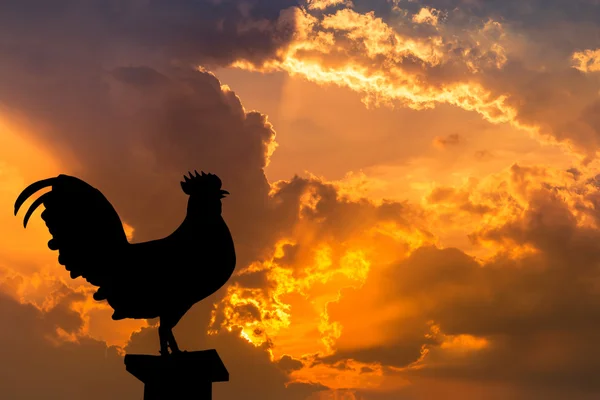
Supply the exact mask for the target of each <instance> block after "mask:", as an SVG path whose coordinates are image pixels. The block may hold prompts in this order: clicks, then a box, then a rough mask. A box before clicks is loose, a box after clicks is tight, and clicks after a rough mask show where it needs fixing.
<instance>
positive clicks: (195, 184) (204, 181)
mask: <svg viewBox="0 0 600 400" xmlns="http://www.w3.org/2000/svg"><path fill="white" fill-rule="evenodd" d="M188 174H189V176H188V175H184V176H183V179H184V180H183V181H182V182H181V189H183V192H184V193H185V194H187V195H188V196H192V195H201V196H203V197H204V196H206V197H218V198H219V199H222V198H223V197H225V196H226V195H228V194H229V192H228V191H227V190H221V185H222V184H221V179H219V177H218V176H216V175H214V174H207V173H205V172H204V171H202V173H201V174H199V173H198V171H195V170H194V174H192V173H191V172H188Z"/></svg>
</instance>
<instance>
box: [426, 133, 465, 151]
mask: <svg viewBox="0 0 600 400" xmlns="http://www.w3.org/2000/svg"><path fill="white" fill-rule="evenodd" d="M464 141H465V139H464V137H462V136H461V135H459V134H458V133H452V134H450V135H448V136H445V137H436V138H435V139H434V141H433V143H434V144H435V145H436V146H438V147H441V148H446V147H449V146H457V145H459V144H462V143H464Z"/></svg>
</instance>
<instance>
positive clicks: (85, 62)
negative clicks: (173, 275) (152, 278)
mask: <svg viewBox="0 0 600 400" xmlns="http://www.w3.org/2000/svg"><path fill="white" fill-rule="evenodd" d="M598 21H600V1H598V0H545V1H541V0H518V1H517V0H502V1H500V0H487V1H484V0H247V1H232V0H196V1H192V0H169V1H166V0H83V1H75V0H55V1H52V2H47V1H44V0H19V1H13V0H7V1H3V2H0V54H1V55H2V56H1V57H0V191H2V195H1V196H0V240H1V243H2V244H1V245H0V319H1V320H2V321H3V323H2V324H1V326H0V343H1V344H2V345H3V346H4V349H3V351H2V354H3V355H2V363H1V365H0V393H2V397H3V398H7V399H32V398H45V399H65V400H71V399H73V400H74V399H81V398H86V399H91V400H95V399H98V400H100V399H106V398H113V399H117V400H119V399H141V398H142V394H143V387H142V383H141V382H139V381H137V380H136V379H135V378H134V377H133V376H131V375H129V374H128V373H127V372H126V371H125V368H124V365H123V355H124V354H126V353H146V354H158V347H159V343H158V334H157V323H158V321H156V320H150V321H146V320H123V321H112V320H111V315H112V310H111V309H110V308H109V306H108V305H107V304H105V303H103V302H95V301H94V300H93V299H92V294H93V293H94V291H95V290H94V288H93V287H92V286H90V285H89V284H88V283H87V282H85V281H84V280H83V279H81V278H78V279H76V280H72V279H70V277H69V274H68V272H67V271H65V270H64V268H63V267H62V266H61V265H59V264H58V262H57V258H56V254H55V253H53V252H51V251H50V250H49V249H48V248H47V245H46V243H47V240H48V239H49V238H50V234H49V233H48V232H47V230H46V227H45V225H44V223H43V221H42V220H41V219H40V218H39V211H38V212H37V213H36V215H34V217H33V218H32V219H31V221H30V223H29V225H28V228H27V229H23V226H22V219H21V218H22V217H19V218H15V217H14V215H13V204H14V201H15V199H16V197H17V196H18V194H19V193H20V191H21V190H22V189H23V188H25V187H26V186H27V185H28V184H30V183H32V182H33V181H35V180H38V179H43V178H47V177H51V176H55V175H58V174H60V173H65V174H69V175H74V176H77V177H80V178H81V179H84V180H85V181H87V182H88V183H90V184H91V185H93V186H94V187H96V188H98V189H100V190H101V191H102V193H104V194H105V196H106V197H107V198H108V199H109V200H110V201H111V203H112V204H113V205H114V206H115V208H116V210H117V211H118V213H119V215H120V216H121V219H122V222H123V224H124V226H125V228H126V231H127V233H128V235H129V238H130V240H131V241H132V242H141V241H147V240H152V239H156V238H159V237H164V236H166V235H168V234H170V233H171V232H172V231H173V230H174V229H175V228H176V227H177V226H178V225H179V223H180V222H181V220H182V219H183V218H184V216H185V211H186V201H187V198H186V195H185V194H184V193H183V192H182V191H181V188H180V186H179V181H180V180H181V178H182V176H183V174H184V173H186V172H187V171H189V170H191V171H193V170H195V169H197V170H199V171H200V170H203V171H206V172H212V173H215V174H217V175H218V176H219V177H220V178H221V180H222V181H223V188H224V189H226V190H228V191H229V192H230V193H231V195H230V196H229V197H227V198H226V199H224V200H223V215H224V218H225V219H226V221H227V223H228V225H229V227H230V229H231V231H232V234H233V236H234V240H235V243H236V250H237V254H238V264H237V268H236V272H235V274H234V276H233V277H232V278H231V280H230V281H229V282H228V284H227V285H225V286H224V287H223V288H222V289H221V290H219V291H218V292H217V293H215V294H214V295H213V296H211V297H210V298H208V299H206V300H205V301H203V302H201V303H198V304H197V305H195V306H194V307H193V308H192V309H191V310H190V311H189V312H188V313H187V314H186V316H185V317H184V318H183V319H182V320H181V322H180V323H179V324H178V325H177V327H176V328H175V330H174V333H175V336H176V337H177V339H178V342H179V344H180V346H181V347H182V348H183V349H186V350H190V351H191V350H201V349H208V348H215V349H217V351H218V352H219V354H220V356H221V358H222V359H223V361H224V363H225V365H226V366H227V368H228V370H229V372H230V377H231V379H230V382H228V383H218V384H215V385H214V396H213V397H214V398H215V399H217V400H229V399H242V398H243V399H257V400H263V399H264V400H283V399H286V400H287V399H291V400H338V399H343V400H429V399H437V398H444V399H446V400H454V399H461V400H471V399H482V398H485V399H491V400H493V399H515V400H520V399H523V400H525V399H527V400H536V399H549V400H552V399H565V398H568V399H574V400H583V399H596V398H598V395H599V394H600V381H599V380H598V379H597V377H596V371H598V369H599V368H600V346H598V344H597V342H598V339H597V327H598V326H599V324H600V322H599V321H600V296H599V294H600V211H599V210H600V163H599V162H598V161H599V160H598V154H599V153H598V150H600V97H599V94H600V48H599V47H598V43H600V42H599V39H600V26H599V24H598ZM195 261H196V262H197V265H199V266H200V267H201V268H206V269H207V273H209V270H210V268H218V266H201V256H200V255H199V257H198V260H195ZM193 262H194V261H193V260H192V261H190V264H191V265H194V264H193ZM165 271H166V272H165V273H168V271H169V266H165Z"/></svg>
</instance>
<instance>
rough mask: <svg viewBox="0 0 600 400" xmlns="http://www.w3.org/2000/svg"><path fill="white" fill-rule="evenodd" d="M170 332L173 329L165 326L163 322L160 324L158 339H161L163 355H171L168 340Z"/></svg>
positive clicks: (161, 352)
mask: <svg viewBox="0 0 600 400" xmlns="http://www.w3.org/2000/svg"><path fill="white" fill-rule="evenodd" d="M169 332H171V330H170V329H168V328H167V327H165V326H163V324H160V325H159V326H158V339H159V340H160V354H161V355H163V356H168V355H169V342H168V338H169ZM172 334H173V333H171V335H172Z"/></svg>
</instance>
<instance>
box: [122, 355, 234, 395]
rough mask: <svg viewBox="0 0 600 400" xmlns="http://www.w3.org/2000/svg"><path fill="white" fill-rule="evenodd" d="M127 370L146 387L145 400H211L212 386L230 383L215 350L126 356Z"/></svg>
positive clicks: (227, 373)
mask: <svg viewBox="0 0 600 400" xmlns="http://www.w3.org/2000/svg"><path fill="white" fill-rule="evenodd" d="M125 369H126V370H127V371H128V372H129V373H130V374H132V375H133V376H135V377H136V378H138V379H139V380H140V381H142V382H143V383H144V400H166V399H169V400H180V399H190V400H191V399H197V400H210V399H211V398H212V384H213V382H228V381H229V372H228V371H227V369H226V368H225V365H223V361H221V358H220V357H219V355H218V354H217V351H216V350H214V349H211V350H203V351H193V352H189V353H188V352H183V353H179V354H173V355H169V356H151V355H143V354H127V355H126V356H125Z"/></svg>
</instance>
